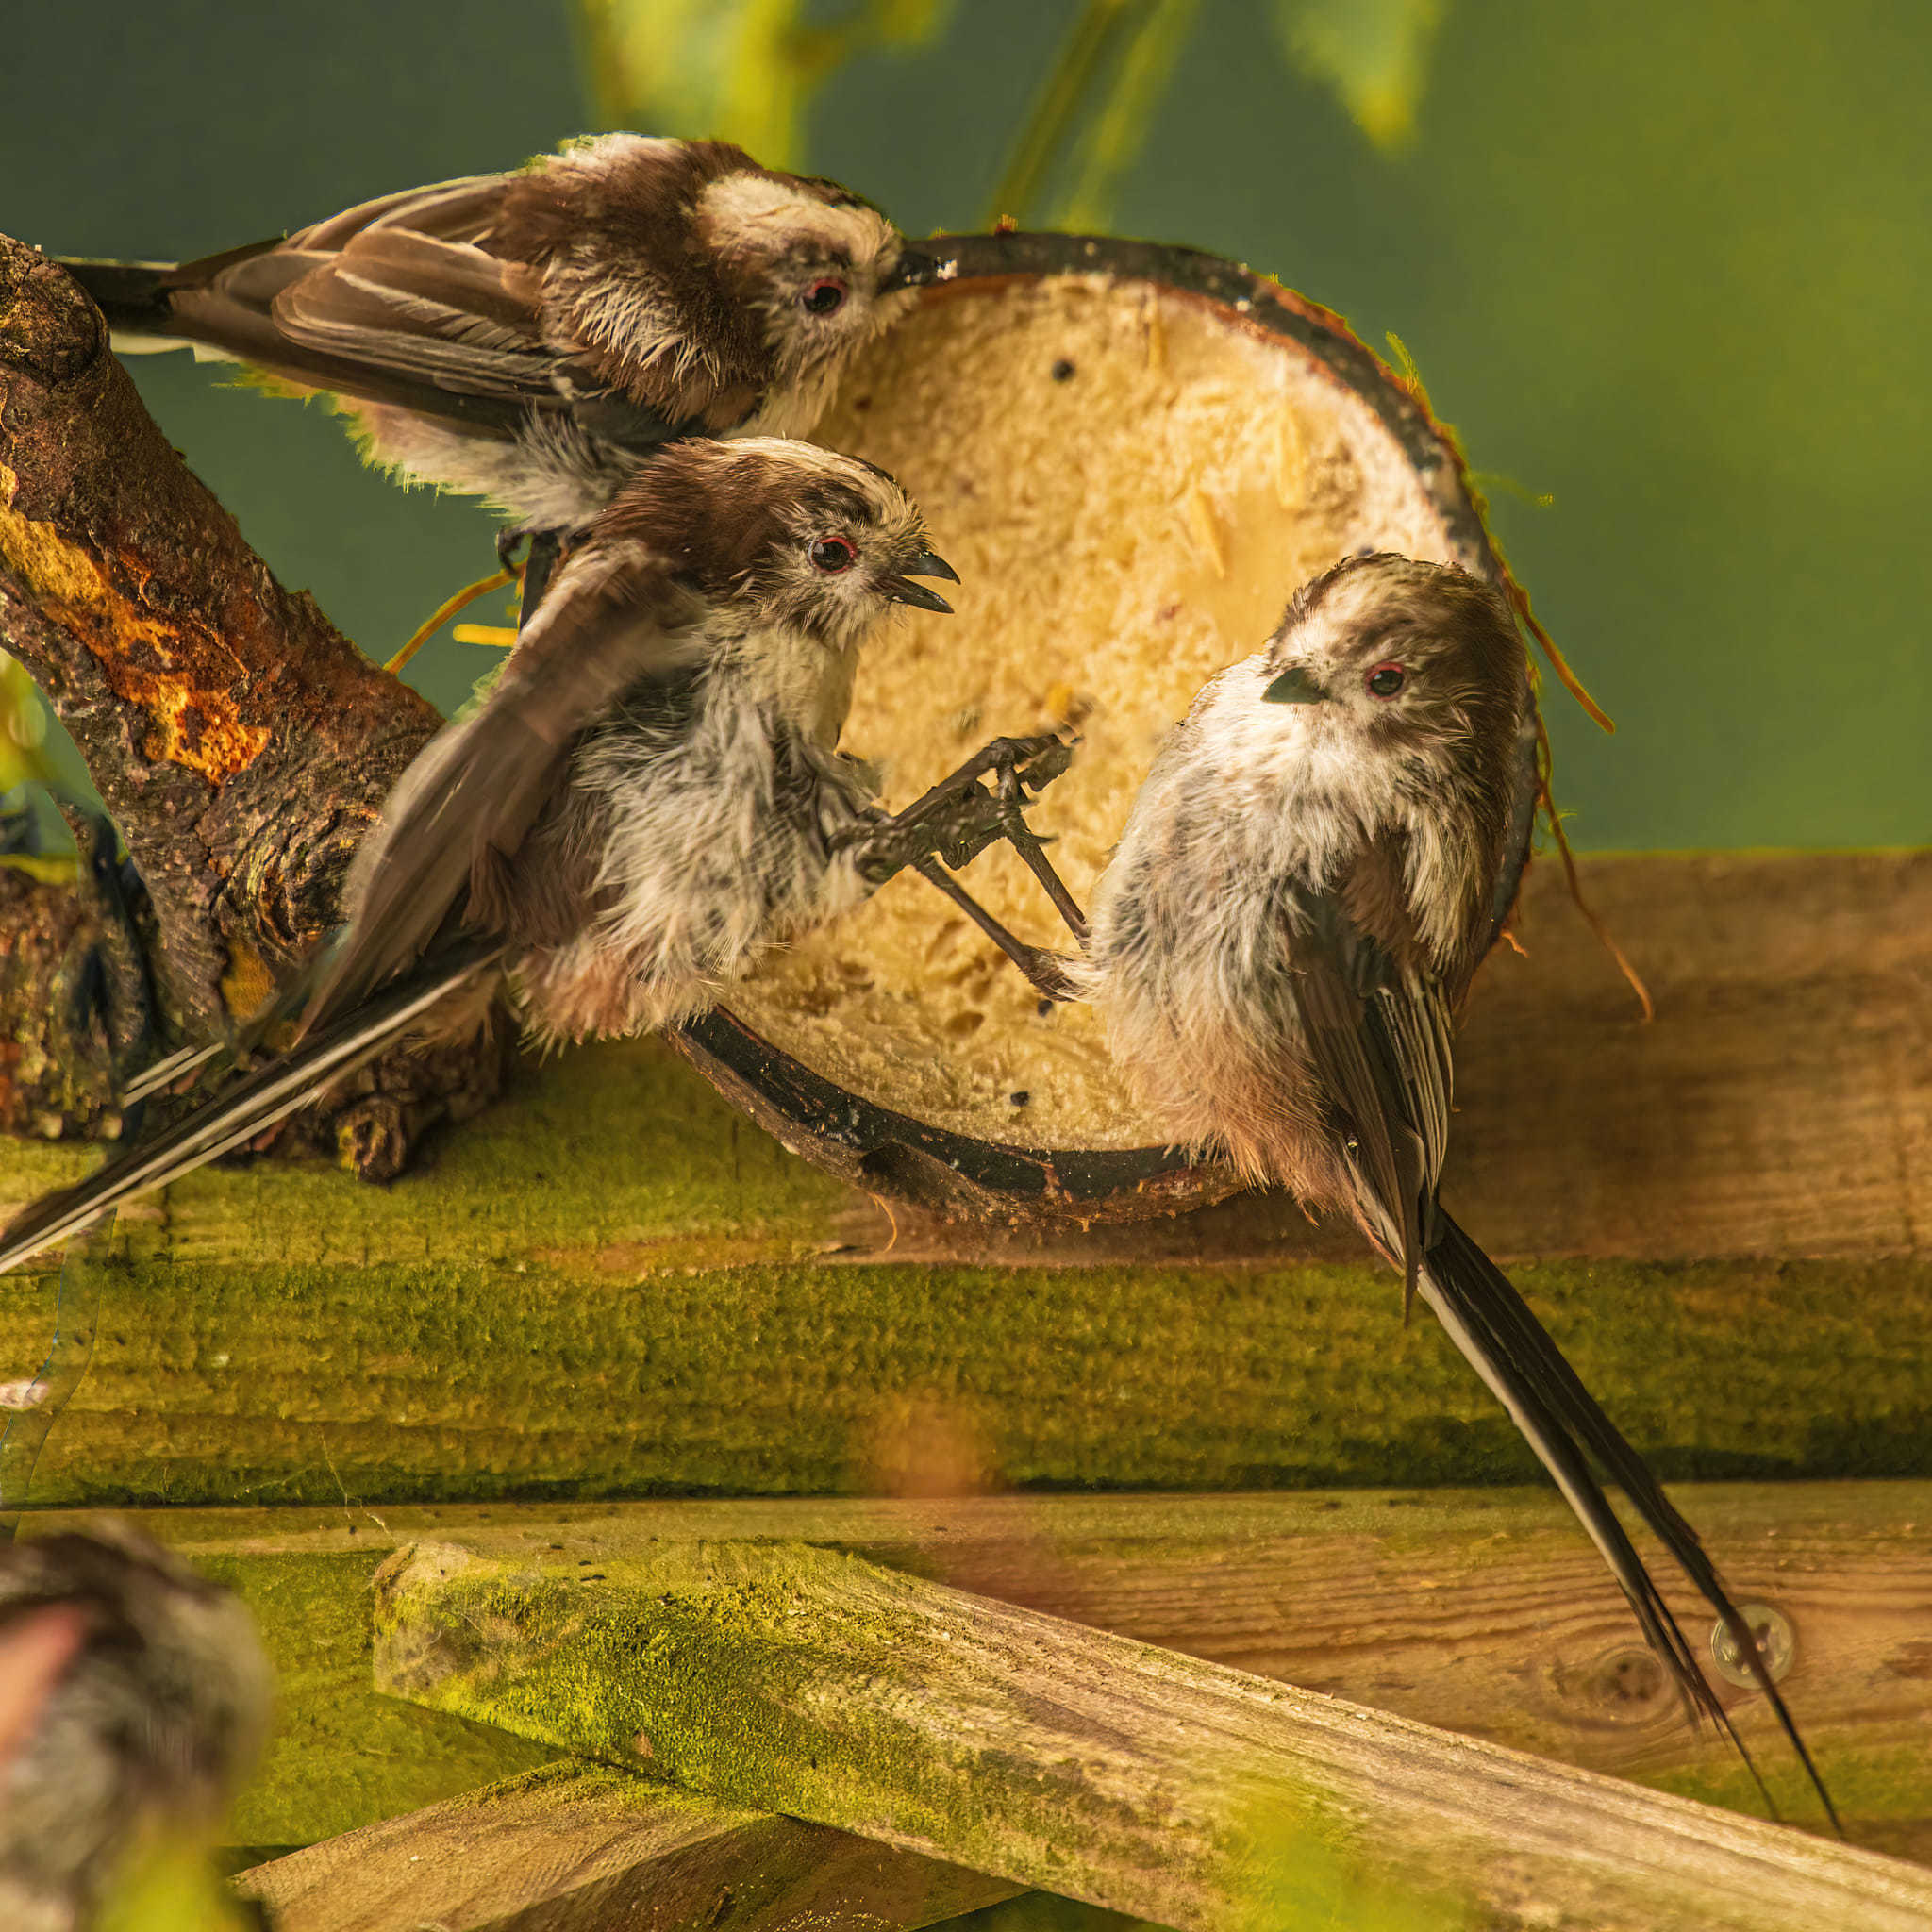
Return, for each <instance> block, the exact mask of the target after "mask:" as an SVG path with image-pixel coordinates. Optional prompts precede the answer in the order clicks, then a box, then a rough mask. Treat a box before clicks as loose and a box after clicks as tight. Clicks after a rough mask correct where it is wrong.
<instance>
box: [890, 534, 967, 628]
mask: <svg viewBox="0 0 1932 1932" xmlns="http://www.w3.org/2000/svg"><path fill="white" fill-rule="evenodd" d="M908 577H944V578H945V580H946V581H947V583H949V584H957V583H958V581H959V573H958V571H956V570H955V569H954V568H953V566H952V565H951V564H950V563H948V562H947V561H946V559H945V558H943V557H935V556H934V555H933V554H932V552H931V551H930V550H922V551H920V552H918V554H917V555H916V556H912V557H908V558H907V559H906V561H905V562H904V563H902V564H901V565H900V566H899V575H897V576H891V577H881V578H880V579H879V589H880V590H881V591H884V593H885V594H886V596H887V597H888V598H890V599H891V602H893V603H894V604H916V605H918V606H919V608H921V609H922V610H943V611H944V612H945V613H946V615H947V616H948V617H950V616H951V615H952V614H953V607H952V606H951V605H950V604H948V603H947V602H946V600H945V599H944V598H943V597H941V595H940V593H939V592H938V591H928V590H927V589H926V588H925V586H924V584H911V583H908V582H907V578H908Z"/></svg>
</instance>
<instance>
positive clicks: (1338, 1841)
mask: <svg viewBox="0 0 1932 1932" xmlns="http://www.w3.org/2000/svg"><path fill="white" fill-rule="evenodd" d="M381 1582H382V1586H383V1587H382V1591H381V1593H380V1595H379V1597H378V1602H377V1608H376V1644H377V1681H378V1682H379V1683H382V1684H384V1685H386V1686H387V1687H388V1688H390V1689H391V1690H392V1691H397V1692H398V1693H400V1694H404V1695H408V1696H410V1697H412V1698H416V1699H419V1700H421V1701H424V1702H426V1703H428V1704H430V1705H432V1706H434V1707H438V1708H442V1709H451V1710H458V1711H462V1712H464V1713H465V1714H467V1715H471V1716H475V1717H479V1718H483V1719H485V1720H486V1721H489V1722H492V1723H497V1724H504V1725H506V1726H507V1727H509V1728H512V1729H516V1730H518V1731H520V1732H522V1733H524V1734H525V1735H526V1736H530V1737H535V1738H540V1739H541V1740H543V1741H545V1742H548V1743H552V1744H556V1745H558V1746H560V1747H562V1748H565V1749H570V1750H574V1751H576V1752H578V1753H580V1754H582V1755H585V1756H591V1757H599V1758H601V1759H604V1760H606V1761H608V1762H611V1763H616V1764H633V1763H638V1762H640V1761H642V1762H646V1763H648V1765H649V1767H650V1769H651V1770H652V1772H653V1774H656V1775H661V1776H665V1777H668V1778H670V1779H671V1780H673V1781H674V1782H676V1783H678V1784H680V1785H683V1786H687V1787H689V1788H690V1789H692V1790H700V1791H703V1792H705V1793H707V1794H708V1795H710V1796H714V1797H717V1798H719V1799H721V1800H723V1801H724V1802H727V1803H738V1804H750V1805H755V1806H758V1807H761V1808H769V1809H773V1810H780V1811H783V1812H785V1813H787V1814H789V1815H791V1816H796V1817H803V1818H808V1819H812V1820H815V1821H817V1822H820V1823H824V1824H836V1825H840V1826H843V1827H856V1828H858V1829H861V1830H863V1831H864V1832H866V1833H867V1834H868V1835H870V1836H874V1837H876V1838H878V1839H880V1840H883V1841H884V1842H887V1843H891V1844H896V1845H899V1846H902V1847H904V1848H906V1849H908V1850H914V1851H919V1852H922V1853H925V1854H927V1855H929V1856H936V1857H945V1858H949V1859H952V1860H954V1861H956V1862H958V1863H962V1864H966V1865H970V1866H972V1867H973V1868H974V1869H975V1870H981V1871H987V1872H991V1873H993V1874H997V1875H1000V1876H1003V1877H1008V1878H1012V1879H1014V1880H1017V1881H1021V1882H1024V1883H1027V1884H1031V1885H1036V1886H1039V1887H1041V1888H1043V1889H1045V1890H1053V1891H1057V1892H1061V1893H1065V1894H1067V1895H1070V1896H1074V1897H1077V1898H1082V1899H1085V1900H1087V1901H1089V1902H1090V1903H1092V1904H1096V1905H1102V1906H1106V1907H1111V1908H1114V1909H1117V1910H1125V1911H1134V1912H1139V1913H1141V1914H1143V1915H1145V1916H1147V1917H1149V1918H1153V1919H1156V1920H1158V1921H1159V1922H1160V1923H1162V1924H1172V1925H1175V1926H1179V1927H1182V1928H1184V1932H1191V1928H1194V1927H1204V1928H1205V1927H1209V1926H1212V1927H1215V1928H1222V1927H1226V1926H1229V1925H1240V1924H1253V1925H1257V1926H1258V1925H1260V1924H1268V1925H1271V1926H1274V1927H1280V1928H1286V1927H1291V1926H1299V1925H1306V1924H1315V1923H1321V1921H1322V1920H1323V1919H1326V1920H1327V1921H1328V1923H1332V1919H1331V1918H1329V1916H1328V1914H1327V1913H1326V1911H1325V1910H1324V1911H1323V1912H1322V1914H1321V1915H1320V1918H1315V1917H1311V1916H1310V1915H1309V1914H1308V1913H1307V1910H1306V1909H1305V1908H1304V1907H1306V1903H1307V1901H1306V1900H1303V1901H1301V1902H1299V1904H1298V1903H1296V1902H1295V1901H1294V1900H1293V1896H1292V1894H1293V1890H1294V1886H1295V1880H1296V1877H1297V1874H1298V1873H1299V1871H1300V1869H1301V1868H1302V1867H1303V1865H1304V1864H1305V1863H1306V1864H1307V1866H1309V1868H1310V1869H1311V1870H1313V1871H1315V1872H1317V1873H1325V1872H1327V1871H1330V1870H1332V1869H1333V1868H1334V1867H1336V1866H1338V1865H1340V1866H1341V1868H1343V1870H1344V1871H1345V1870H1347V1869H1348V1868H1349V1867H1351V1866H1353V1867H1354V1868H1355V1872H1354V1877H1355V1881H1356V1883H1357V1884H1358V1885H1359V1887H1360V1888H1361V1890H1363V1891H1364V1892H1365V1893H1367V1894H1369V1895H1371V1896H1373V1895H1374V1893H1375V1892H1377V1891H1380V1892H1381V1893H1382V1894H1383V1895H1384V1896H1389V1895H1391V1894H1393V1896H1394V1897H1396V1898H1397V1899H1399V1900H1401V1901H1403V1902H1405V1903H1407V1904H1408V1905H1410V1906H1411V1907H1423V1908H1425V1909H1430V1910H1432V1911H1434V1913H1435V1914H1436V1915H1437V1916H1438V1917H1439V1918H1440V1917H1441V1916H1443V1915H1444V1914H1445V1912H1448V1913H1453V1911H1454V1909H1455V1907H1457V1906H1459V1905H1465V1904H1466V1905H1468V1906H1470V1907H1474V1909H1476V1910H1478V1911H1480V1912H1484V1913H1487V1914H1488V1915H1489V1920H1488V1922H1489V1923H1493V1924H1498V1925H1528V1924H1549V1923H1552V1922H1553V1921H1557V1920H1560V1919H1562V1918H1564V1917H1566V1916H1568V1917H1573V1918H1582V1917H1584V1916H1586V1915H1587V1917H1588V1922H1589V1923H1590V1924H1592V1925H1593V1926H1596V1927H1599V1928H1602V1932H1613V1928H1629V1932H1636V1928H1639V1927H1641V1928H1643V1932H1673V1928H1678V1927H1684V1928H1689V1927H1691V1926H1697V1927H1700V1928H1710V1927H1737V1928H1740V1932H1742V1928H1746V1927H1749V1928H1751V1932H1777V1928H1789V1932H1815V1927H1816V1926H1818V1925H1819V1924H1857V1925H1859V1926H1863V1927H1870V1928H1872V1932H1879V1928H1896V1932H1907V1928H1918V1927H1920V1926H1922V1925H1923V1924H1924V1923H1925V1921H1926V1918H1927V1916H1928V1915H1932V1872H1928V1871H1926V1870H1924V1869H1923V1868H1920V1867H1917V1866H1913V1865H1908V1864H1907V1863H1905V1862H1903V1861H1900V1860H1895V1859H1890V1858H1886V1857H1881V1856H1879V1855H1877V1854H1874V1853H1869V1852H1863V1851H1857V1850H1854V1849H1852V1848H1850V1847H1847V1846H1844V1845H1841V1844H1839V1843H1836V1842H1834V1841H1831V1840H1821V1839H1816V1838H1812V1837H1809V1836H1807V1835H1806V1834H1803V1833H1799V1832H1795V1831H1792V1830H1790V1829H1788V1828H1782V1827H1778V1826H1775V1825H1772V1824H1766V1823H1762V1822H1759V1821H1757V1820H1752V1819H1744V1818H1739V1817H1735V1816H1733V1815H1731V1814H1729V1813H1726V1812H1722V1811H1718V1810H1716V1809H1714V1808H1712V1807H1704V1806H1696V1805H1691V1804H1689V1803H1687V1802H1686V1801H1684V1800H1682V1799H1677V1798H1672V1797H1667V1796H1664V1795H1661V1794H1657V1793H1655V1792H1649V1791H1642V1790H1638V1789H1637V1788H1635V1787H1632V1786H1629V1785H1626V1784H1621V1783H1618V1782H1616V1781H1615V1780H1611V1779H1607V1778H1604V1777H1601V1776H1598V1775H1596V1774H1591V1773H1588V1772H1581V1771H1575V1770H1571V1769H1568V1768H1563V1767H1558V1766H1556V1765H1552V1764H1549V1763H1547V1762H1545V1761H1543V1760H1541V1759H1538V1758H1533V1757H1527V1756H1525V1755H1524V1754H1522V1753H1517V1752H1510V1751H1505V1750H1503V1749H1501V1748H1499V1747H1497V1746H1494V1745H1489V1744H1483V1743H1478V1742H1476V1741H1475V1740H1470V1739H1466V1738H1461V1739H1458V1738H1454V1737H1452V1736H1451V1735H1449V1734H1447V1733H1443V1732H1441V1731H1437V1730H1434V1729H1432V1728H1431V1727H1428V1726H1425V1725H1421V1724H1413V1723H1410V1722H1408V1721H1407V1720H1403V1719H1397V1718H1392V1717H1387V1716H1384V1715H1382V1714H1380V1713H1377V1712H1374V1711H1371V1710H1367V1709H1364V1708H1362V1707H1358V1706H1355V1705H1349V1704H1343V1703H1341V1702H1340V1701H1338V1700H1334V1699H1330V1698H1325V1697H1322V1696H1320V1695H1317V1694H1315V1693H1312V1692H1307V1691H1294V1690H1291V1689H1289V1688H1287V1687H1285V1686H1281V1685H1276V1684H1270V1683H1267V1682H1265V1681H1263V1680H1261V1679H1258V1678H1255V1677H1252V1676H1249V1675H1247V1674H1244V1673H1240V1672H1235V1671H1230V1670H1227V1669H1225V1668H1224V1667H1222V1666H1218V1665H1213V1664H1208V1663H1204V1662H1199V1661H1197V1660H1194V1659H1191V1658H1186V1657H1179V1656H1177V1655H1175V1654H1174V1653H1173V1652H1170V1651H1164V1650H1158V1649H1155V1648H1153V1647H1151V1646H1148V1645H1144V1644H1140V1643H1135V1642H1133V1641H1129V1640H1126V1639H1123V1638H1119V1637H1115V1636H1109V1635H1104V1634H1102V1633H1099V1632H1096V1631H1092V1630H1090V1629H1085V1628H1082V1627H1080V1626H1078V1625H1075V1624H1069V1623H1065V1622H1062V1621H1060V1620H1058V1619H1056V1618H1051V1617H1046V1616H1043V1615H1041V1614H1040V1613H1039V1612H1037V1611H1030V1610H1024V1609H1019V1608H1015V1607H1009V1606H1006V1605H1001V1604H996V1603H994V1602H992V1601H991V1600H990V1599H987V1598H984V1597H977V1596H972V1595H969V1594H967V1593H965V1592H962V1591H954V1590H951V1589H949V1588H947V1587H945V1586H943V1585H939V1584H934V1583H930V1582H926V1581H924V1580H922V1579H917V1578H912V1577H908V1576H906V1575H903V1574H892V1573H890V1572H887V1571H884V1570H880V1569H878V1568H877V1567H875V1566H874V1565H872V1564H869V1563H865V1562H861V1561H859V1560H858V1559H856V1558H853V1557H840V1556H837V1555H834V1554H832V1553H829V1552H826V1551H823V1550H815V1549H810V1548H808V1547H805V1546H802V1545H771V1546H766V1547H763V1548H759V1549H751V1548H747V1547H746V1546H743V1545H709V1546H703V1547H693V1546H667V1547H665V1548H663V1549H661V1550H660V1551H658V1553H657V1554H656V1555H654V1556H652V1557H641V1558H637V1559H631V1558H623V1557H608V1558H604V1559H600V1562H599V1566H598V1568H596V1569H595V1570H586V1569H585V1568H583V1567H582V1564H581V1561H580V1559H576V1558H574V1557H571V1556H570V1554H569V1553H568V1551H565V1552H563V1553H558V1554H556V1555H552V1554H551V1553H549V1552H542V1553H537V1552H525V1553H524V1554H522V1555H521V1556H520V1557H517V1558H516V1559H514V1560H511V1561H508V1562H506V1561H498V1560H492V1559H491V1558H489V1557H482V1556H479V1555H476V1554H475V1553H472V1552H470V1551H467V1550H465V1549H464V1548H462V1547H461V1546H460V1545H458V1544H453V1543H419V1544H415V1545H411V1546H410V1547H408V1549H406V1550H403V1551H399V1552H398V1553H397V1554H396V1556H395V1557H392V1558H391V1561H390V1563H389V1564H388V1565H386V1566H385V1569H384V1572H383V1573H382V1578H381Z"/></svg>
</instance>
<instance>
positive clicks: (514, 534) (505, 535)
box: [496, 530, 565, 630]
mask: <svg viewBox="0 0 1932 1932" xmlns="http://www.w3.org/2000/svg"><path fill="white" fill-rule="evenodd" d="M564 534H565V533H564V532H563V531H561V530H504V531H500V532H499V533H498V535H497V539H496V560H497V561H498V562H499V563H500V564H502V566H503V567H504V569H505V570H507V571H508V572H509V574H510V575H512V576H521V577H522V578H523V580H524V597H523V606H522V608H521V609H520V610H519V611H518V613H517V628H518V629H519V630H522V629H523V627H524V626H525V625H526V624H528V623H529V621H530V619H531V618H532V617H533V616H534V615H535V614H536V610H537V607H538V605H540V604H541V603H542V601H543V592H544V591H547V590H548V589H549V588H550V579H551V578H552V577H554V576H555V575H557V566H558V563H559V562H560V561H561V560H562V558H563V550H564ZM519 543H523V544H524V545H525V549H524V560H523V562H522V563H521V564H519V563H518V562H517V560H516V556H517V545H518V544H519Z"/></svg>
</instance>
